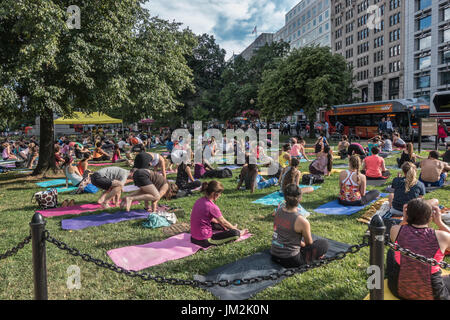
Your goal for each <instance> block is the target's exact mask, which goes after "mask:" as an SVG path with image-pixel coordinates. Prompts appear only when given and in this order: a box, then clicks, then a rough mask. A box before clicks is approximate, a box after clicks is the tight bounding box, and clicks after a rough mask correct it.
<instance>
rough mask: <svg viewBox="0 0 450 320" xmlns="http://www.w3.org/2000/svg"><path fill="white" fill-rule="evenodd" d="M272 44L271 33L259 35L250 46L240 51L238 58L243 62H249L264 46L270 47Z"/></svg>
mask: <svg viewBox="0 0 450 320" xmlns="http://www.w3.org/2000/svg"><path fill="white" fill-rule="evenodd" d="M272 42H273V33H261V34H260V35H259V36H258V37H257V38H256V40H255V41H253V42H252V44H251V45H249V46H248V47H247V48H246V49H245V50H244V51H242V53H241V54H240V56H242V58H244V59H245V60H250V59H251V58H252V57H253V56H254V55H255V53H256V51H258V49H259V48H261V47H264V46H265V45H266V44H268V45H270V44H271V43H272Z"/></svg>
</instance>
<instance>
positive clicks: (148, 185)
mask: <svg viewBox="0 0 450 320" xmlns="http://www.w3.org/2000/svg"><path fill="white" fill-rule="evenodd" d="M130 177H131V178H132V179H133V182H134V185H135V186H136V187H139V190H137V191H135V192H133V193H131V194H130V195H129V196H126V197H125V198H123V199H122V202H121V204H120V207H121V208H126V211H127V212H130V210H131V205H132V203H133V201H144V202H145V210H147V211H150V212H156V211H157V208H158V201H159V200H160V199H161V198H162V197H164V196H165V195H166V193H167V192H168V191H169V189H170V186H169V183H168V182H167V180H166V178H164V177H163V176H162V175H161V174H159V173H157V172H154V171H152V170H149V169H136V168H133V169H132V170H131V172H130ZM170 190H172V189H170ZM149 202H152V207H151V209H150V208H149Z"/></svg>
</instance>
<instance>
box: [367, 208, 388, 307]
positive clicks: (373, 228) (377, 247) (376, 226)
mask: <svg viewBox="0 0 450 320" xmlns="http://www.w3.org/2000/svg"><path fill="white" fill-rule="evenodd" d="M369 230H370V240H369V244H370V265H371V266H377V267H378V270H379V271H380V274H379V275H380V279H379V284H380V286H378V287H374V288H373V289H371V290H370V300H384V239H385V232H386V226H385V225H384V223H383V219H382V218H381V217H380V216H379V215H375V216H374V217H373V218H372V220H371V221H370V225H369Z"/></svg>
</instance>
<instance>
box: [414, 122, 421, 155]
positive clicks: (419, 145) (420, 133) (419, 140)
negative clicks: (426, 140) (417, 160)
mask: <svg viewBox="0 0 450 320" xmlns="http://www.w3.org/2000/svg"><path fill="white" fill-rule="evenodd" d="M413 143H414V130H413ZM421 152H422V118H419V153H421Z"/></svg>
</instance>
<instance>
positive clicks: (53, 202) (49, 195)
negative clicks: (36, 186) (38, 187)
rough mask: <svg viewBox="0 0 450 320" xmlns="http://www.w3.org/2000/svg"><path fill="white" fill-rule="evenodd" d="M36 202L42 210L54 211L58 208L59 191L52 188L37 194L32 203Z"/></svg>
mask: <svg viewBox="0 0 450 320" xmlns="http://www.w3.org/2000/svg"><path fill="white" fill-rule="evenodd" d="M33 199H34V201H35V202H36V203H37V205H38V206H39V208H41V209H53V208H56V207H57V206H58V190H56V189H55V188H52V189H50V190H46V191H39V192H36V193H35V194H34V195H33V197H32V198H31V203H33Z"/></svg>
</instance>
